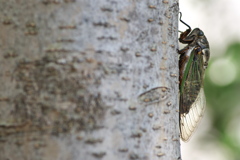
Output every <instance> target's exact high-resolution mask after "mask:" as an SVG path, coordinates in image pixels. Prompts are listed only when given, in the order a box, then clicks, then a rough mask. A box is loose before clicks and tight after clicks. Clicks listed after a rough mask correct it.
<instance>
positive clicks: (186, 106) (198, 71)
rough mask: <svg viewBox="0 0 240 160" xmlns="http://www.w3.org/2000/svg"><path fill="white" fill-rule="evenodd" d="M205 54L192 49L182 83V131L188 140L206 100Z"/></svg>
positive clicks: (183, 136) (182, 135) (180, 109)
mask: <svg viewBox="0 0 240 160" xmlns="http://www.w3.org/2000/svg"><path fill="white" fill-rule="evenodd" d="M203 77H204V63H203V56H202V54H201V53H200V52H199V50H197V49H193V50H192V51H191V55H190V58H189V60H188V62H187V64H186V69H185V71H184V75H183V79H182V80H181V84H180V104H179V106H180V108H179V111H180V115H179V116H180V117H179V118H180V122H179V123H180V132H181V138H182V140H183V141H187V140H188V139H189V138H190V136H191V135H192V133H193V132H194V130H195V128H196V126H197V124H198V122H199V120H200V119H201V117H202V115H203V110H204V108H205V106H206V100H205V96H204V91H203Z"/></svg>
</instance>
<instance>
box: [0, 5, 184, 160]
mask: <svg viewBox="0 0 240 160" xmlns="http://www.w3.org/2000/svg"><path fill="white" fill-rule="evenodd" d="M0 13H1V15H2V17H1V21H2V23H1V24H0V28H1V29H0V37H1V40H0V52H1V57H2V58H1V63H0V67H1V70H0V74H1V78H0V82H1V83H2V85H1V87H0V159H1V160H2V159H3V160H5V159H18V160H28V159H29V160H30V159H36V160H38V159H39V160H42V159H44V160H96V159H103V160H118V159H119V160H123V159H144V160H145V159H151V160H155V159H156V160H157V159H162V160H177V159H180V158H179V157H180V143H179V128H178V96H177V95H178V54H177V52H176V49H177V47H178V46H177V43H178V40H177V37H178V34H177V32H178V29H177V28H178V25H177V24H178V19H177V17H178V1H177V0H168V1H167V0H163V1H159V0H154V1H149V2H147V1H136V0H133V1H128V0H121V1H114V0H85V1H84V0H76V1H75V0H59V1H56V0H42V1H31V0H25V1H17V0H16V1H1V2H0Z"/></svg>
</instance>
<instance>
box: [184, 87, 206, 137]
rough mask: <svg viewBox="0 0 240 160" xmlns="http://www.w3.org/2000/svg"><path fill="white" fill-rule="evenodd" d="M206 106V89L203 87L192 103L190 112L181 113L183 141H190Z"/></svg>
mask: <svg viewBox="0 0 240 160" xmlns="http://www.w3.org/2000/svg"><path fill="white" fill-rule="evenodd" d="M205 106H206V99H205V95H204V90H203V88H201V89H200V92H199V94H198V97H197V99H196V101H195V102H194V103H193V104H192V105H191V109H190V110H189V112H188V113H183V114H180V132H181V139H182V140H183V141H188V140H189V138H190V137H191V135H192V133H193V132H194V131H195V129H196V127H197V125H198V123H199V121H200V120H201V118H202V117H203V113H204V109H205Z"/></svg>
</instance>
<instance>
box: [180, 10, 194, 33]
mask: <svg viewBox="0 0 240 160" xmlns="http://www.w3.org/2000/svg"><path fill="white" fill-rule="evenodd" d="M179 13H180V22H182V23H183V24H185V25H186V26H187V27H188V28H189V29H190V30H192V29H191V27H190V26H189V25H188V24H187V23H185V22H183V21H182V12H179Z"/></svg>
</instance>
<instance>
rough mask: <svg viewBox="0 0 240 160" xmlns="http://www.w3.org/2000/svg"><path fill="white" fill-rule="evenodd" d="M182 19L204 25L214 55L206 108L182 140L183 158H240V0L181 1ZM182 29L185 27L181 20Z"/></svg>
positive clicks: (214, 159) (200, 25) (211, 59)
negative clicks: (191, 132) (200, 118)
mask: <svg viewBox="0 0 240 160" xmlns="http://www.w3.org/2000/svg"><path fill="white" fill-rule="evenodd" d="M179 5H180V11H181V12H182V13H183V18H182V19H183V20H184V21H185V22H187V23H188V24H189V25H190V26H191V27H192V28H195V27H199V28H201V29H202V30H203V31H204V33H205V35H206V36H207V38H208V41H209V43H210V50H211V57H210V62H209V66H208V69H207V71H206V76H205V81H204V89H205V95H206V99H207V108H206V110H205V115H204V118H203V120H202V121H201V122H200V125H199V127H198V128H197V130H196V133H194V135H193V136H192V138H191V139H190V141H189V142H188V143H182V159H183V160H240V1H239V0H179ZM179 30H181V31H185V30H186V27H185V26H183V25H181V24H180V23H179Z"/></svg>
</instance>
